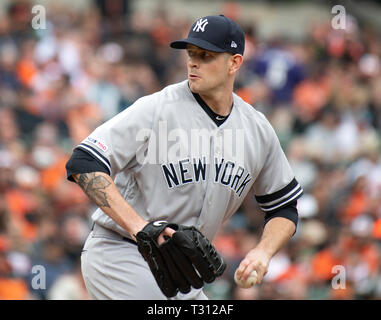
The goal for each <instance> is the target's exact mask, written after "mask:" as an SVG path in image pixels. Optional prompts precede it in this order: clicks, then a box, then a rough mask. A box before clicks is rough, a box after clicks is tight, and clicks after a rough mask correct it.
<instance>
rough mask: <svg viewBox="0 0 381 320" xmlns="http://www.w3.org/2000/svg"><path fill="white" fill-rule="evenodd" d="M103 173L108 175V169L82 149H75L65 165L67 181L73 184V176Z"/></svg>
mask: <svg viewBox="0 0 381 320" xmlns="http://www.w3.org/2000/svg"><path fill="white" fill-rule="evenodd" d="M90 172H104V173H106V174H108V175H109V174H110V171H109V169H108V168H107V167H106V166H105V165H104V164H103V163H102V162H101V161H100V160H98V159H97V158H95V157H94V156H93V155H91V154H90V153H88V152H86V151H85V150H83V149H79V148H76V149H74V151H73V154H72V155H71V158H70V159H69V161H68V162H67V163H66V173H67V179H68V180H69V181H72V182H74V179H73V177H72V176H73V174H78V173H90Z"/></svg>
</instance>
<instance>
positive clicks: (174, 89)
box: [127, 81, 189, 112]
mask: <svg viewBox="0 0 381 320" xmlns="http://www.w3.org/2000/svg"><path fill="white" fill-rule="evenodd" d="M187 98H188V99H189V89H188V87H187V81H182V82H179V83H175V84H170V85H168V86H166V87H164V88H162V89H161V90H159V91H156V92H154V93H151V94H148V95H145V96H142V97H140V98H139V99H137V100H136V101H135V102H134V103H133V105H131V106H130V107H129V108H127V109H130V111H132V110H133V109H136V110H139V111H142V110H143V109H144V110H145V111H152V112H157V111H158V110H159V109H161V108H162V107H163V106H165V105H168V104H170V103H171V102H176V101H180V100H181V101H184V100H185V99H187Z"/></svg>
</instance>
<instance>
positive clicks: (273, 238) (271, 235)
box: [237, 208, 296, 284]
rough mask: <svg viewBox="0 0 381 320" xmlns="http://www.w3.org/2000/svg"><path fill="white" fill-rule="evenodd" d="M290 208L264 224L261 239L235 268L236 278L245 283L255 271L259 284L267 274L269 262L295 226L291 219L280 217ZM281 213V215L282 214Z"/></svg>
mask: <svg viewBox="0 0 381 320" xmlns="http://www.w3.org/2000/svg"><path fill="white" fill-rule="evenodd" d="M288 210H290V208H285V209H284V210H281V211H280V212H281V214H280V215H278V216H274V217H273V218H271V219H270V220H268V222H267V223H266V224H265V227H264V230H263V233H262V236H261V239H260V241H259V243H258V244H257V246H256V247H255V248H253V249H252V250H250V251H249V252H248V253H247V254H246V256H245V258H244V259H243V260H242V261H241V263H240V265H239V267H238V268H237V277H238V278H241V280H242V281H246V279H247V278H248V277H249V275H250V274H251V273H252V272H253V271H254V270H256V271H257V274H258V276H257V284H258V283H261V281H262V279H263V277H264V276H265V274H266V273H267V270H268V267H269V264H270V260H271V259H272V257H273V256H274V255H275V254H276V253H277V252H278V251H279V249H280V248H282V247H283V245H284V244H285V243H287V241H288V240H290V238H291V237H292V235H293V234H294V233H295V230H296V224H295V222H294V221H292V219H289V218H288V217H284V216H282V215H283V214H286V215H287V213H285V211H288ZM282 211H283V214H282Z"/></svg>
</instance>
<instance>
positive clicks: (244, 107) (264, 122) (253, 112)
mask: <svg viewBox="0 0 381 320" xmlns="http://www.w3.org/2000/svg"><path fill="white" fill-rule="evenodd" d="M233 96H234V103H235V104H236V106H237V108H238V109H239V112H240V113H241V114H242V116H243V117H244V118H245V119H248V120H249V121H250V122H255V123H256V124H257V125H261V126H265V127H271V124H270V122H269V121H268V119H267V118H266V116H265V115H264V114H263V113H262V112H260V111H258V110H257V109H256V108H255V106H252V105H251V104H249V103H247V102H246V101H245V100H243V99H242V98H241V97H240V96H239V95H237V94H236V93H233Z"/></svg>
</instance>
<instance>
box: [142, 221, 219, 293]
mask: <svg viewBox="0 0 381 320" xmlns="http://www.w3.org/2000/svg"><path fill="white" fill-rule="evenodd" d="M166 227H169V228H171V229H173V230H175V231H176V232H175V233H174V234H173V235H172V237H165V242H164V243H162V244H161V245H158V243H157V238H158V236H159V235H160V234H161V232H162V231H163V230H164V229H165V228H166ZM136 239H137V244H138V250H139V252H140V253H141V254H142V256H143V257H144V259H145V260H146V261H147V263H148V265H149V267H150V269H151V271H152V273H153V275H154V277H155V279H156V282H157V284H158V285H159V287H160V289H161V291H162V292H163V293H164V294H165V295H166V296H167V297H168V298H169V297H174V296H175V295H176V294H177V293H178V292H179V291H180V292H182V293H188V292H189V291H190V290H191V287H193V288H196V289H199V288H201V287H202V286H203V285H204V283H205V282H206V283H211V282H213V281H214V280H215V279H216V277H218V276H220V275H222V273H223V272H224V271H225V268H226V264H225V262H224V260H223V259H222V257H221V256H220V255H219V254H218V253H217V251H216V249H215V248H214V247H213V245H212V244H211V243H210V242H209V240H208V239H207V238H206V237H205V236H204V235H203V234H202V233H201V232H200V231H199V230H198V229H197V228H195V227H193V226H192V227H188V226H184V225H178V224H175V223H168V222H166V221H153V222H150V223H148V224H147V225H146V226H145V227H144V228H143V229H142V230H141V231H140V232H138V233H137V235H136Z"/></svg>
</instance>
